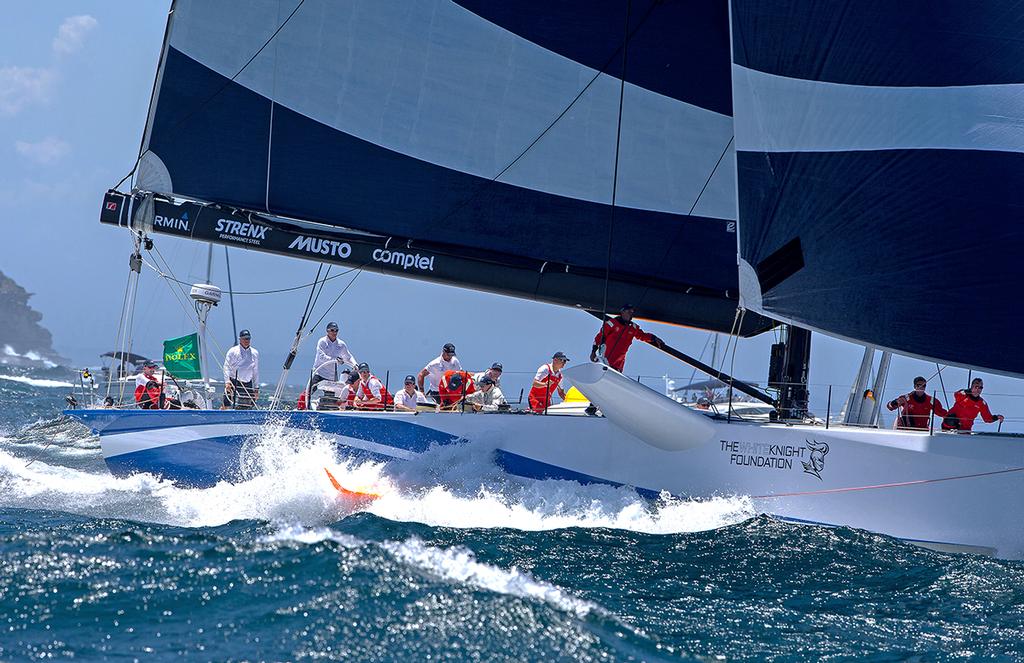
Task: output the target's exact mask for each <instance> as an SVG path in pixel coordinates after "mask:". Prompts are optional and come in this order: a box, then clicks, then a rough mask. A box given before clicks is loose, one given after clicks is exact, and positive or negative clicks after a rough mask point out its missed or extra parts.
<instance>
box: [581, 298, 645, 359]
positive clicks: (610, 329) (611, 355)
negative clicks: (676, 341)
mask: <svg viewBox="0 0 1024 663" xmlns="http://www.w3.org/2000/svg"><path fill="white" fill-rule="evenodd" d="M634 312H635V310H634V308H633V306H632V305H631V304H626V305H625V306H623V307H622V309H621V310H620V311H619V314H618V315H617V316H615V317H614V318H609V319H608V320H605V322H604V324H603V325H601V330H600V331H598V332H597V336H595V337H594V347H593V348H591V350H590V361H600V359H599V357H598V355H599V354H603V355H604V359H605V361H606V362H608V365H609V366H611V367H612V368H614V369H615V370H617V371H618V372H620V373H621V372H622V369H623V368H624V367H625V365H626V351H627V350H629V346H630V345H631V344H632V343H633V339H637V340H640V341H645V342H647V343H652V344H654V345H655V346H660V345H661V344H662V341H661V339H660V338H658V337H657V336H655V335H654V334H649V333H647V332H645V331H644V330H643V329H640V326H639V325H638V324H636V323H635V322H633V313H634Z"/></svg>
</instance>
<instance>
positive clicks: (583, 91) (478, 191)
mask: <svg viewBox="0 0 1024 663" xmlns="http://www.w3.org/2000/svg"><path fill="white" fill-rule="evenodd" d="M630 4H632V0H630ZM659 4H660V3H659V2H652V3H651V5H650V7H648V8H647V12H646V13H645V14H644V15H643V18H641V19H640V21H638V22H637V24H636V27H635V28H633V30H632V31H630V30H629V24H628V22H627V24H626V29H627V35H626V40H625V41H624V42H623V43H622V45H621V46H620V47H619V48H617V49H615V51H614V52H613V53H612V54H611V55H610V56H609V57H608V59H607V60H606V61H605V63H604V64H603V65H601V67H600V68H599V69H598V70H597V71H596V72H595V73H594V75H593V76H592V77H591V78H590V80H589V81H587V84H586V85H584V86H583V88H582V89H581V90H580V91H579V92H578V93H577V94H576V96H575V97H573V99H572V101H570V102H569V103H568V105H567V106H566V107H565V108H563V109H562V110H561V112H559V113H558V115H557V116H555V119H553V120H551V122H549V123H548V125H547V126H546V127H544V129H543V130H541V132H540V133H539V134H537V137H536V138H534V139H533V140H532V141H530V144H529V145H527V146H526V147H525V148H523V150H522V151H521V152H520V153H519V154H518V155H516V157H515V158H514V159H512V160H511V161H510V162H509V163H508V165H506V166H505V167H504V168H502V169H501V171H500V172H498V174H497V175H495V176H494V177H492V178H490V179H489V180H487V181H485V182H483V183H481V184H480V185H479V186H478V187H476V190H475V191H473V192H472V193H470V194H469V196H467V197H466V199H465V200H463V201H462V202H461V203H459V204H458V205H456V206H455V207H453V208H452V209H451V210H450V211H449V212H448V213H447V214H445V215H444V216H442V217H440V218H438V219H437V220H436V221H437V225H438V226H443V225H444V223H445V222H446V221H447V220H448V219H450V218H451V217H452V216H454V215H455V214H457V213H459V212H460V211H462V210H463V209H464V208H465V207H466V206H468V205H469V204H470V203H471V202H473V200H475V199H476V197H477V196H478V195H480V194H481V193H482V192H483V191H484V189H486V188H487V187H488V186H490V185H491V184H494V183H495V182H497V181H498V179H499V178H501V176H502V175H504V174H505V173H506V172H508V170H509V169H510V168H512V166H514V165H516V164H517V163H519V160H520V159H522V158H523V157H524V156H526V154H527V153H528V152H529V151H530V150H532V149H533V147H534V146H535V145H536V144H537V143H539V142H540V140H541V139H542V138H543V137H544V136H545V135H547V133H548V131H550V130H551V129H552V128H553V127H554V126H555V125H556V124H558V123H559V122H560V121H561V119H562V118H563V117H565V115H566V113H568V112H569V111H570V110H571V109H572V107H573V106H575V105H576V102H577V101H579V100H580V98H581V97H582V96H583V95H584V94H586V92H587V90H589V89H590V86H591V85H593V84H594V82H595V81H596V80H597V79H598V78H600V77H601V74H603V73H605V70H606V69H607V68H608V67H609V66H611V64H612V62H614V61H615V58H616V57H617V56H618V54H619V51H620V50H624V49H625V47H626V43H627V42H628V41H629V40H630V39H632V38H633V36H634V35H635V34H636V33H637V32H638V31H639V30H640V28H642V27H643V26H644V24H645V23H646V22H647V19H648V18H650V16H651V12H653V11H654V8H655V7H657V6H658V5H659ZM622 75H623V76H625V75H626V72H625V70H623V72H622Z"/></svg>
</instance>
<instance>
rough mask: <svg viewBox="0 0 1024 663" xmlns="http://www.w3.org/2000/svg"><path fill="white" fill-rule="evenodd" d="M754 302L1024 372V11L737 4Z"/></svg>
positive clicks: (738, 97) (904, 349) (811, 323)
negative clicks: (1023, 343) (1023, 346)
mask: <svg viewBox="0 0 1024 663" xmlns="http://www.w3.org/2000/svg"><path fill="white" fill-rule="evenodd" d="M731 9H732V40H733V67H732V74H733V76H732V84H733V99H734V115H735V117H734V121H735V128H736V149H737V154H736V160H737V172H738V192H739V226H740V227H739V238H740V258H741V264H740V283H741V293H742V297H743V300H744V304H745V305H746V306H747V307H750V308H752V309H754V310H758V311H761V312H764V313H765V314H767V315H770V316H773V317H776V318H778V319H780V320H788V321H793V322H796V323H798V324H800V325H802V326H807V327H811V328H813V329H818V330H822V331H825V332H828V333H830V334H834V335H837V336H841V337H845V338H849V339H854V340H857V341H860V342H864V343H867V344H870V345H874V346H877V347H883V348H889V349H893V350H896V351H898V352H901V353H904V354H910V355H916V356H920V357H927V358H933V359H936V360H939V361H942V362H947V363H954V364H960V365H965V366H971V367H974V368H984V369H986V370H990V371H993V372H1001V373H1008V374H1016V375H1021V374H1024V353H1021V352H1020V351H1019V345H1020V344H1019V342H1017V340H1016V339H1017V338H1018V337H1019V336H1020V330H1021V329H1022V328H1024V309H1022V305H1024V289H1022V288H1021V287H1020V280H1021V275H1022V274H1024V271H1022V268H1021V264H1022V263H1021V259H1022V256H1024V40H1022V39H1021V35H1022V34H1024V11H1022V9H1021V6H1020V4H1019V3H1015V2H997V1H995V0H993V1H987V2H959V1H956V2H938V3H936V2H934V1H926V0H900V1H899V2H893V1H892V0H856V1H852V0H847V1H845V2H837V1H827V0H732V5H731Z"/></svg>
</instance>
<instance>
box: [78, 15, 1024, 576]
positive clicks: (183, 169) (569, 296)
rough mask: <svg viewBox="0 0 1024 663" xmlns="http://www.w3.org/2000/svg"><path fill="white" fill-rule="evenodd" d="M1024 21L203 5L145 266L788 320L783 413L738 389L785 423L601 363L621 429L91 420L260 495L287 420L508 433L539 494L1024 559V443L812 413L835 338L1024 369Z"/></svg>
mask: <svg viewBox="0 0 1024 663" xmlns="http://www.w3.org/2000/svg"><path fill="white" fill-rule="evenodd" d="M1004 9H1005V11H1004ZM1012 13H1013V12H1011V11H1010V10H1009V9H1008V8H1004V7H1003V4H1002V3H988V4H985V5H984V6H972V7H970V8H969V9H966V8H965V9H963V10H947V11H945V12H943V13H942V14H938V13H933V9H932V7H931V6H930V5H928V4H926V3H924V2H923V0H908V1H906V2H901V3H891V2H884V1H883V0H864V1H863V2H858V3H856V5H851V6H850V8H849V9H848V11H845V12H836V11H834V9H833V8H832V6H831V3H827V2H824V1H821V0H772V2H764V1H763V0H731V1H727V0H705V1H701V2H687V3H665V2H657V1H656V0H621V1H619V2H615V1H611V0H609V1H608V2H600V3H594V2H583V1H582V0H568V1H566V2H561V3H554V4H552V3H548V4H545V5H543V6H541V5H538V4H536V3H533V2H528V1H525V0H521V1H513V2H503V3H494V2H480V1H479V0H415V1H413V2H409V1H407V0H401V1H399V0H365V1H352V2H332V1H330V0H257V1H255V2H244V3H242V2H232V1H228V0H223V1H219V2H209V1H206V0H176V1H175V2H173V3H172V6H171V10H170V13H169V16H168V22H167V31H166V35H165V39H164V44H163V50H162V54H161V58H160V63H159V67H158V71H157V75H156V82H155V85H154V89H153V95H152V99H151V103H150V107H149V113H148V118H147V122H146V129H145V134H144V137H143V141H142V145H141V149H140V153H139V158H138V161H137V163H136V167H135V169H134V170H133V180H132V183H131V188H130V190H128V191H120V190H118V189H116V188H115V189H112V190H110V191H108V192H107V194H106V195H105V197H104V201H103V206H102V209H101V216H100V220H101V222H103V223H107V224H114V225H117V226H121V227H124V228H126V229H127V230H128V231H129V233H130V236H131V238H132V241H133V243H134V244H133V255H135V256H139V255H140V254H141V253H142V252H145V251H147V250H148V249H149V247H150V246H151V243H152V242H153V241H154V237H157V236H159V235H170V236H177V237H183V238H188V239H191V240H197V241H203V242H212V243H218V244H223V245H227V246H235V247H239V248H245V249H250V250H256V251H264V252H270V253H275V254H279V255H284V256H288V257H291V258H297V259H307V260H314V261H318V262H320V263H326V264H331V265H345V266H348V267H351V268H355V269H362V270H374V271H378V272H382V273H384V274H390V275H396V276H402V277H407V278H415V279H421V280H427V281H432V282H437V283H445V284H451V285H457V286H462V287H470V288H476V289H480V290H484V291H489V292H495V293H502V294H506V295H512V296H516V297H522V298H529V299H533V300H536V301H540V302H546V303H550V304H556V305H562V306H571V307H576V308H579V309H582V310H586V311H590V312H593V313H596V314H598V315H602V314H603V313H604V312H605V311H606V310H607V308H608V302H623V301H630V302H633V303H635V304H636V305H637V306H638V308H640V309H641V310H643V311H644V312H645V314H646V315H647V316H648V317H650V318H651V319H654V320H658V321H663V322H669V323H676V324H683V325H688V326H691V327H697V328H701V329H706V330H710V331H715V332H721V333H728V334H732V335H734V336H736V337H741V338H742V337H749V336H754V335H757V334H759V333H762V332H764V331H766V330H769V329H772V328H773V327H776V326H778V325H780V324H783V325H784V329H785V333H784V335H785V337H786V343H784V344H783V345H782V347H781V348H780V352H779V354H778V357H777V361H775V359H776V358H774V357H773V374H774V376H775V378H774V380H773V381H771V382H773V383H774V387H775V389H776V393H777V395H776V396H771V397H769V396H764V395H763V394H762V392H761V391H760V390H758V389H756V388H753V387H749V386H744V385H741V384H740V383H738V381H735V380H734V379H732V378H731V377H729V376H725V375H724V374H722V373H720V372H717V371H709V372H710V373H711V374H712V376H714V377H717V378H719V379H721V380H723V381H724V382H726V383H728V384H730V385H731V386H732V387H733V388H736V389H741V388H742V389H749V391H750V393H752V394H759V395H760V396H763V397H764V399H766V400H767V401H768V402H769V403H772V404H773V406H774V407H775V408H776V412H777V414H776V416H775V417H773V419H772V420H771V421H763V420H762V421H743V420H740V419H738V418H733V417H732V416H731V415H730V414H729V413H726V415H725V416H716V415H715V414H714V413H712V412H699V411H695V410H692V409H690V408H687V407H685V406H683V405H681V404H679V403H677V402H676V401H675V400H673V399H671V398H668V397H666V396H664V395H662V394H659V393H657V392H655V391H653V390H650V389H648V388H647V387H645V386H643V385H640V384H638V383H637V382H634V381H632V380H630V379H628V378H626V377H625V376H623V375H621V374H619V373H618V372H616V371H614V370H612V369H610V368H608V367H607V366H604V365H602V364H596V363H594V364H586V363H584V364H583V365H578V366H575V367H573V368H571V369H568V370H566V371H565V374H566V376H567V378H568V379H569V380H570V381H571V382H572V383H573V384H574V385H575V386H576V387H577V388H578V389H579V390H580V391H581V392H582V393H583V394H585V395H586V397H587V398H588V399H589V400H590V401H591V402H593V403H594V404H596V405H597V406H598V409H597V410H596V411H595V410H594V409H593V408H587V409H581V408H574V409H571V410H562V411H559V410H557V409H555V408H552V410H551V411H550V412H549V413H548V414H546V415H531V416H525V415H524V416H515V415H502V414H495V415H487V416H472V415H470V416H460V415H458V414H448V413H418V414H416V415H414V414H412V413H395V412H316V411H314V412H308V411H291V410H282V409H275V410H263V411H251V410H250V411H230V410H229V411H210V410H179V411H148V410H127V409H126V410H118V409H108V410H73V411H70V413H71V414H72V415H73V416H75V417H78V418H79V419H81V420H82V421H83V422H85V423H86V424H88V425H89V426H91V427H92V428H93V430H94V431H96V432H97V433H98V434H99V435H100V439H101V444H102V448H103V453H104V457H105V459H106V462H107V464H108V466H109V467H110V469H111V471H112V472H113V473H114V474H117V475H121V474H128V473H132V472H139V471H142V472H151V473H154V474H157V475H160V476H164V477H167V478H169V479H172V480H175V481H179V482H183V483H187V484H190V485H196V486H207V485H212V484H213V483H216V482H218V481H223V480H232V479H234V478H238V476H239V472H240V469H239V468H240V460H239V457H240V452H241V451H240V450H241V448H242V446H243V445H244V444H245V442H246V440H249V439H251V438H252V437H253V436H258V435H259V434H260V433H261V432H262V431H264V430H266V426H268V425H270V424H276V425H280V426H284V427H286V428H291V429H297V430H311V429H315V430H317V431H319V432H320V433H322V434H324V435H328V436H330V437H331V438H332V439H333V440H335V442H336V444H337V448H338V451H339V453H340V454H344V455H356V456H368V457H371V458H377V459H382V460H388V461H391V460H402V459H409V458H413V457H415V456H416V455H417V454H421V453H424V452H425V451H426V450H428V449H429V448H431V447H432V446H434V445H447V444H474V443H480V444H487V445H491V446H493V447H494V449H495V458H496V462H497V463H498V464H499V465H500V466H501V467H502V468H504V469H505V470H506V471H508V472H510V473H513V474H516V475H521V476H526V477H531V478H535V479H561V480H571V481H579V482H602V483H609V484H613V485H625V486H632V487H634V488H635V489H636V490H637V491H639V492H640V493H641V494H645V495H651V496H655V495H658V494H660V493H662V492H663V491H667V492H668V493H671V494H673V495H678V496H685V497H689V498H702V497H710V496H714V495H746V496H749V497H750V498H751V500H752V501H753V503H754V505H755V506H756V507H757V508H758V509H760V510H761V511H763V512H765V513H768V514H772V515H774V516H776V517H779V518H782V519H786V520H789V521H793V522H801V523H812V524H819V525H826V526H851V527H858V528H863V529H866V530H870V531H873V532H879V533H883V534H888V535H892V536H895V537H900V538H902V539H906V540H909V541H914V542H917V543H920V544H922V545H927V546H932V547H935V548H940V549H949V550H961V551H970V552H977V553H984V554H993V555H998V556H1001V557H1011V558H1021V557H1024V533H1022V531H1021V529H1020V527H1019V524H1018V522H1017V514H1018V513H1019V512H1020V511H1021V510H1022V507H1024V441H1022V440H1021V439H1020V438H1019V437H1016V436H1013V435H1005V434H1003V435H1000V434H995V433H979V434H973V435H954V434H946V433H941V432H934V431H890V430H881V429H877V428H870V427H868V428H866V427H861V426H846V425H830V422H828V421H827V420H826V421H825V422H824V423H823V424H820V423H816V422H814V421H813V420H811V419H808V418H807V417H806V414H807V413H806V402H807V388H806V380H807V367H808V360H807V358H808V356H809V344H810V332H809V331H807V330H815V331H820V332H823V333H826V334H831V335H834V336H837V337H841V338H846V339H850V340H853V341H856V342H859V343H862V344H865V345H866V346H870V347H871V348H880V349H884V350H885V351H887V352H899V353H903V354H907V355H912V356H918V357H926V358H929V359H932V360H936V361H942V362H945V363H951V364H957V365H963V366H971V367H974V368H976V369H981V370H985V371H990V372H997V373H1003V374H1008V375H1021V374H1024V354H1021V353H1020V352H1017V351H1013V352H1007V350H1006V348H1005V347H1004V348H1000V347H997V345H996V341H1005V340H1006V339H1009V338H1014V337H1015V332H1016V331H1017V330H1019V329H1020V328H1021V326H1022V325H1021V323H1022V322H1024V321H1022V320H1021V315H1022V314H1021V313H1020V311H1021V307H1020V306H1017V305H1016V304H1017V302H1015V301H1014V299H1015V298H1017V297H1018V296H1019V295H1017V294H1015V293H1016V292H1017V291H1013V292H1009V293H1008V292H1006V291H1005V289H1001V291H1000V294H999V296H998V297H997V296H996V292H995V288H997V287H999V286H1000V285H1001V284H1005V283H1006V282H1011V281H1012V278H1013V276H1014V275H1015V274H1019V270H1018V269H1017V267H1016V264H1017V262H1016V260H1017V256H1018V255H1020V253H1021V249H1022V248H1024V226H1022V225H1021V224H1020V223H1014V222H1013V220H1014V219H1016V217H1017V216H1019V198H1018V196H1019V193H1018V192H1019V188H1020V187H1019V186H1017V185H1018V184H1019V180H1020V178H1019V176H1018V175H1016V173H1018V172H1020V170H1021V168H1020V166H1021V159H1022V157H1021V154H1020V153H1021V151H1022V149H1024V147H1022V146H1024V143H1022V142H1021V140H1020V136H1019V133H1020V132H1019V131H1017V129H1016V128H1015V127H1016V125H1015V124H1014V123H1013V121H1011V120H1007V119H1005V118H1011V117H1014V115H1013V113H1014V112H1016V111H1015V109H1016V108H1017V107H1018V106H1019V102H1017V101H1015V99H1016V98H1017V97H1016V96H1014V95H1018V96H1019V93H1018V92H1017V88H1018V87H1019V83H1020V82H1021V79H1022V78H1024V52H1022V51H1024V43H1022V42H1020V40H1018V39H1016V37H1015V36H1014V35H1016V34H1019V31H1020V30H1019V28H1022V27H1024V25H1021V23H1024V18H1021V17H1019V16H1013V15H1011V14H1012ZM968 24H969V29H965V28H964V25H968ZM157 239H158V237H157ZM138 262H141V259H140V260H139V261H138ZM138 262H136V261H134V260H133V263H132V264H133V267H135V266H137V264H138ZM977 263H982V264H983V267H979V265H978V264H977ZM137 278H138V272H137V271H133V272H131V273H130V274H129V279H137ZM199 290H200V291H204V290H203V288H199ZM1007 298H1009V301H1006V299H1007ZM129 304H130V301H129ZM296 347H297V346H293V348H292V352H293V354H292V356H294V351H295V349H296ZM288 363H289V365H290V361H289V362H288ZM770 386H771V385H770Z"/></svg>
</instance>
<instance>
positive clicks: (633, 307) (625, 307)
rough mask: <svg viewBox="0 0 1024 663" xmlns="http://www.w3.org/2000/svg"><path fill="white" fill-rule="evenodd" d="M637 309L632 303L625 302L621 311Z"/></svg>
mask: <svg viewBox="0 0 1024 663" xmlns="http://www.w3.org/2000/svg"><path fill="white" fill-rule="evenodd" d="M635 310H636V307H635V306H633V305H632V304H623V305H622V308H620V309H619V311H635Z"/></svg>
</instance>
